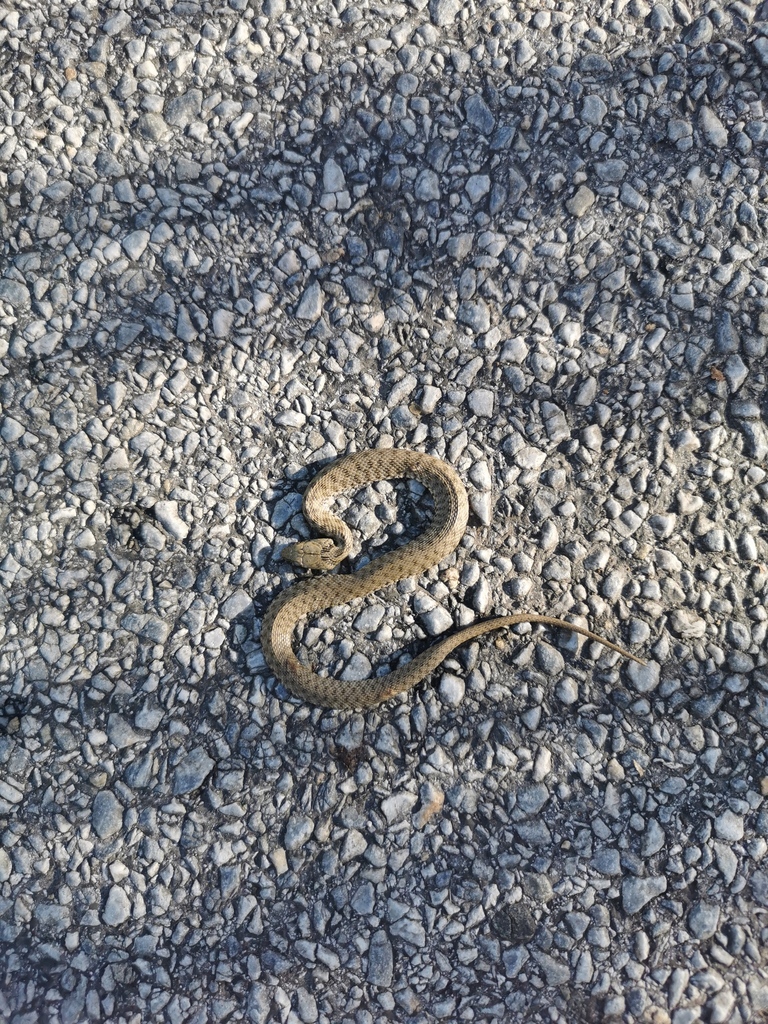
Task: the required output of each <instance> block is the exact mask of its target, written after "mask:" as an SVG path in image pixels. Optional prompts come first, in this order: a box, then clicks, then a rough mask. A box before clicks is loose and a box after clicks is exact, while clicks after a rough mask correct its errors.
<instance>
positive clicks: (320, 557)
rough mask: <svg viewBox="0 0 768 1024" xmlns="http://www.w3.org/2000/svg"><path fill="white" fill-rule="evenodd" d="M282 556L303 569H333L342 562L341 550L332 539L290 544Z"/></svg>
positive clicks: (319, 538) (320, 538)
mask: <svg viewBox="0 0 768 1024" xmlns="http://www.w3.org/2000/svg"><path fill="white" fill-rule="evenodd" d="M281 555H282V557H283V558H284V559H285V560H286V561H287V562H292V563H293V564H294V565H299V566H301V568H302V569H333V568H334V567H335V566H337V565H338V564H339V562H340V561H341V558H340V557H339V550H338V548H337V547H336V545H335V544H334V542H333V541H332V540H331V538H330V537H318V538H317V539H315V540H302V541H299V542H298V543H297V544H288V545H286V547H284V548H283V550H282V552H281Z"/></svg>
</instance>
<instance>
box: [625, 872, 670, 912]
mask: <svg viewBox="0 0 768 1024" xmlns="http://www.w3.org/2000/svg"><path fill="white" fill-rule="evenodd" d="M666 891H667V880H666V878H665V877H664V876H663V875H651V876H649V877H648V878H626V879H625V880H624V881H623V882H622V885H621V904H622V907H623V908H624V912H625V913H626V914H637V913H639V912H640V911H641V910H642V909H643V907H644V906H646V904H648V903H650V902H651V900H653V899H655V898H656V897H657V896H661V894H662V893H664V892H666Z"/></svg>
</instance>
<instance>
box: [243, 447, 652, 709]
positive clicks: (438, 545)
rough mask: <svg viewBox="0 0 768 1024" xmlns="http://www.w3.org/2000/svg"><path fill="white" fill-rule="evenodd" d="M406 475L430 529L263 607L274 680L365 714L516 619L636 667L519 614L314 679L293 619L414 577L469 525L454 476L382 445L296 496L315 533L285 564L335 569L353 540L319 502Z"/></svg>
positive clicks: (555, 622)
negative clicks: (416, 485)
mask: <svg viewBox="0 0 768 1024" xmlns="http://www.w3.org/2000/svg"><path fill="white" fill-rule="evenodd" d="M402 477H407V478H411V479H414V480H418V481H420V483H422V484H423V485H424V486H425V487H426V488H427V489H428V490H429V492H430V494H431V495H432V498H433V500H434V506H435V509H434V515H433V517H432V522H431V523H430V525H429V527H428V528H427V529H426V530H425V531H424V533H423V534H421V536H419V537H417V538H416V540H413V541H411V542H410V543H408V544H406V545H404V546H403V547H401V548H397V549H396V550H395V551H389V552H387V553H386V554H383V555H380V556H379V557H377V558H375V559H373V560H372V561H371V562H369V563H368V564H367V565H365V566H363V568H361V569H358V570H357V572H354V573H349V574H345V575H338V574H334V575H330V576H316V577H313V578H311V579H305V580H302V581H301V582H299V583H296V584H295V585H294V586H292V587H289V588H288V589H287V590H285V591H283V593H281V594H280V595H279V596H278V597H277V598H276V599H275V600H274V601H273V602H272V604H271V605H270V606H269V608H268V609H267V613H266V615H265V616H264V621H263V623H262V627H261V643H262V648H263V650H264V656H265V657H266V659H267V662H268V664H269V666H270V668H271V669H272V671H273V672H274V674H275V676H277V678H278V679H279V680H280V681H281V682H282V683H283V684H284V685H285V686H286V687H287V688H288V689H289V690H290V691H291V693H293V694H295V695H296V696H297V697H300V698H301V699H303V700H306V701H309V702H310V703H311V704H317V705H319V706H320V707H326V708H369V707H373V706H374V705H376V704H380V703H381V702H382V701H385V700H388V699H389V698H390V697H393V696H395V694H398V693H402V692H403V691H405V690H410V689H411V687H413V686H416V684H417V683H420V682H421V680H422V679H424V678H425V676H427V675H428V674H429V673H430V672H431V671H432V670H433V669H434V668H436V667H437V666H438V665H439V664H440V662H441V661H443V659H444V658H446V657H447V656H448V655H449V654H450V652H451V651H452V650H453V649H454V648H456V647H458V646H459V645H460V644H464V643H466V642H467V641H468V640H471V639H472V638H473V637H476V636H482V635H483V633H490V632H491V631H492V630H497V629H506V628H508V627H510V626H514V625H516V624H517V623H519V622H540V623H543V624H545V625H548V626H559V627H560V628H561V629H567V630H571V631H572V632H574V633H579V634H581V636H585V637H588V638H589V639H590V640H596V641H598V642H599V643H601V644H604V645H605V646H606V647H610V649H611V650H613V651H618V652H619V654H622V655H624V657H625V658H631V659H632V661H636V662H638V663H639V664H641V665H642V664H644V662H642V661H640V659H639V658H636V657H635V656H634V655H633V654H630V653H629V652H628V651H625V650H624V649H623V648H621V647H619V646H617V645H616V644H614V643H611V641H609V640H605V639H604V638H603V637H601V636H598V635H597V633H593V632H591V630H588V629H584V628H582V627H581V626H576V625H574V624H573V623H572V622H565V621H564V620H562V619H555V618H551V617H550V616H549V615H535V614H528V613H526V612H523V613H520V614H517V615H504V616H500V617H498V618H493V619H485V620H483V621H480V622H475V623H473V624H472V625H471V626H466V627H465V628H464V629H460V630H458V632H455V633H451V634H450V635H449V636H446V637H443V638H442V639H440V640H437V641H436V642H435V643H434V644H433V645H432V646H431V647H429V648H427V650H426V651H424V652H423V653H422V654H420V655H418V657H416V658H414V659H413V661H410V662H408V664H406V665H403V666H402V667H400V668H398V669H395V671H393V672H389V673H388V674H387V675H384V676H378V677H374V678H370V679H362V680H354V681H345V680H341V679H334V678H332V677H323V676H319V675H317V674H316V673H315V672H313V671H312V670H311V669H309V668H306V667H305V666H304V665H301V664H300V663H299V661H298V659H297V658H296V655H295V654H294V652H293V644H292V641H293V633H294V629H295V628H296V624H297V623H298V622H299V620H300V619H302V618H304V617H305V616H306V615H309V614H311V613H312V612H320V611H323V610H324V609H327V608H331V607H332V606H334V605H340V604H347V603H349V602H350V601H352V600H354V599H355V598H358V597H365V596H366V594H370V593H372V592H373V591H374V590H380V589H381V588H382V587H386V586H388V585H389V584H391V583H395V582H397V581H398V580H401V579H404V578H405V577H407V576H417V575H419V574H420V573H423V572H425V571H426V570H427V569H429V568H430V567H431V566H433V565H436V564H437V563H439V562H441V561H442V560H443V559H444V558H446V557H447V556H448V555H449V554H450V553H451V552H452V551H453V550H454V548H455V547H456V545H457V544H458V543H459V541H460V540H461V538H462V536H463V534H464V530H465V528H466V525H467V517H468V512H469V507H468V503H467V492H466V490H465V489H464V485H463V484H462V482H461V480H460V479H459V477H458V475H457V473H456V471H455V470H454V469H453V468H452V467H451V466H449V465H448V464H447V463H445V462H442V461H441V460H440V459H438V458H435V457H434V456H431V455H422V454H421V453H419V452H413V451H407V450H404V449H397V448H382V449H373V450H368V451H361V452H356V453H355V454H353V455H347V456H344V457H343V458H341V459H338V460H337V461H336V462H333V463H331V464H330V465H328V466H326V467H325V468H324V469H322V470H321V471H320V472H319V473H318V474H317V476H316V477H315V478H314V479H313V481H312V483H311V484H310V485H309V487H308V488H307V491H306V493H305V495H304V505H303V511H304V516H305V518H306V519H307V521H308V522H309V523H310V524H311V525H312V526H313V527H315V529H316V530H317V532H318V533H320V534H321V535H322V536H321V537H320V538H318V539H316V540H309V541H302V542H300V543H298V544H291V545H289V546H288V547H286V548H284V549H283V552H282V555H283V558H287V559H288V560H289V561H291V562H293V563H295V564H296V565H300V566H303V567H304V568H307V569H326V570H327V569H333V568H334V567H335V566H337V565H338V564H339V562H341V561H342V560H343V559H344V558H346V557H347V555H348V554H349V552H350V547H351V543H352V534H351V532H350V530H349V528H348V527H347V526H346V525H345V523H343V522H342V520H341V519H339V518H338V517H337V516H335V515H333V514H331V513H330V512H329V511H328V510H327V509H326V508H325V507H324V505H325V503H326V502H327V501H328V500H329V499H330V498H332V497H333V496H334V495H336V494H339V493H340V492H341V491H349V490H356V489H358V488H360V487H365V486H366V485H367V484H370V483H373V482H374V481H377V480H392V479H396V478H402Z"/></svg>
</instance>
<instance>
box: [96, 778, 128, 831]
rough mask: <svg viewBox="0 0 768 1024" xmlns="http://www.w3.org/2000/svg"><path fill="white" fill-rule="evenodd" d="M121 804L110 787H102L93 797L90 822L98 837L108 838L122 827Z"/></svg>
mask: <svg viewBox="0 0 768 1024" xmlns="http://www.w3.org/2000/svg"><path fill="white" fill-rule="evenodd" d="M123 810H124V808H123V805H122V804H121V803H120V801H119V800H118V799H117V797H116V796H115V794H114V793H113V792H112V791H111V790H110V789H102V790H101V791H100V792H98V793H97V794H96V796H95V797H94V798H93V810H92V812H91V824H92V825H93V830H94V832H95V833H96V835H97V836H98V837H99V839H109V838H110V836H113V835H115V834H116V833H117V832H119V831H120V829H121V828H122V827H123Z"/></svg>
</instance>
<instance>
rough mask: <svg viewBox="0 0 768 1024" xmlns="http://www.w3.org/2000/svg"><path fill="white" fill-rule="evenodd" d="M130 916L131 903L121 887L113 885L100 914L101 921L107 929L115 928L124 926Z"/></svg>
mask: <svg viewBox="0 0 768 1024" xmlns="http://www.w3.org/2000/svg"><path fill="white" fill-rule="evenodd" d="M130 916H131V901H130V900H129V899H128V895H127V893H126V891H125V889H123V888H122V887H121V886H119V885H113V886H112V888H111V889H110V890H109V895H108V896H107V902H106V904H105V905H104V910H103V911H102V914H101V919H102V921H103V922H104V924H105V925H107V926H108V927H109V928H117V927H118V926H119V925H121V924H125V922H126V921H127V920H128V918H129V917H130Z"/></svg>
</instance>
